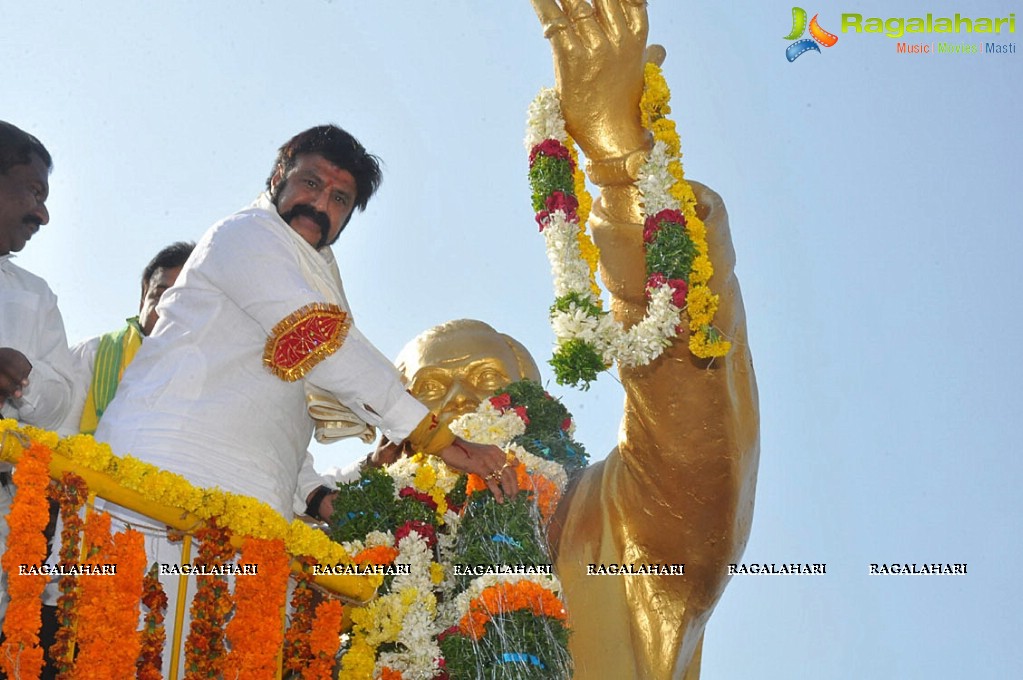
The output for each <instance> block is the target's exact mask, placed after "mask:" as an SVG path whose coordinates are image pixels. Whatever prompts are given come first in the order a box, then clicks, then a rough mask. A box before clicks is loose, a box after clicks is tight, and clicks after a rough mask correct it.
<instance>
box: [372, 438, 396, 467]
mask: <svg viewBox="0 0 1023 680" xmlns="http://www.w3.org/2000/svg"><path fill="white" fill-rule="evenodd" d="M405 448H406V447H405V444H404V442H403V443H401V444H395V443H394V442H392V441H390V440H388V439H387V438H386V437H380V441H378V442H377V447H376V449H374V450H373V453H371V454H369V456H367V457H366V461H365V463H364V464H367V463H368V464H369V465H372V466H373V467H384V466H385V465H390V464H391V463H394V462H395V461H396V460H398V459H399V458H401V457H402V456H403V455H404V454H405Z"/></svg>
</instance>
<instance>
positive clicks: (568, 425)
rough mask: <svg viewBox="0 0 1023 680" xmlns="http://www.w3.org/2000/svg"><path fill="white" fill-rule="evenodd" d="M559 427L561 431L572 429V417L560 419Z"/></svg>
mask: <svg viewBox="0 0 1023 680" xmlns="http://www.w3.org/2000/svg"><path fill="white" fill-rule="evenodd" d="M561 429H562V431H563V432H568V431H569V430H571V429H572V419H571V418H565V419H564V420H562V421H561Z"/></svg>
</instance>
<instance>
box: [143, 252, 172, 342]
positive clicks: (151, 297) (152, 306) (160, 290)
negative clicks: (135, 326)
mask: <svg viewBox="0 0 1023 680" xmlns="http://www.w3.org/2000/svg"><path fill="white" fill-rule="evenodd" d="M180 273H181V267H168V268H166V269H165V268H163V267H157V268H156V271H154V272H153V275H152V276H150V277H149V281H147V282H146V289H145V290H144V291H142V302H141V303H140V304H139V324H140V325H141V326H142V335H145V336H147V337H148V336H149V334H150V333H152V332H153V328H154V327H155V326H156V321H157V319H159V318H160V315H159V314H157V313H156V303H158V302H159V301H160V298H162V297H163V294H164V293H166V292H167V289H168V288H170V287H171V286H173V285H174V282H175V281H177V280H178V274H180Z"/></svg>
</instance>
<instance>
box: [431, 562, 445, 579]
mask: <svg viewBox="0 0 1023 680" xmlns="http://www.w3.org/2000/svg"><path fill="white" fill-rule="evenodd" d="M430 580H431V581H433V583H434V585H440V584H441V583H443V581H444V565H443V564H439V563H437V562H431V563H430Z"/></svg>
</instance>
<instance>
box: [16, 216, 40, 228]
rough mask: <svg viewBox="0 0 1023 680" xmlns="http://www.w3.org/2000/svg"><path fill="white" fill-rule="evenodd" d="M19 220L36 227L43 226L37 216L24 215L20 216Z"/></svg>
mask: <svg viewBox="0 0 1023 680" xmlns="http://www.w3.org/2000/svg"><path fill="white" fill-rule="evenodd" d="M21 221H22V222H24V223H25V224H31V225H33V226H34V227H36V228H37V229H38V228H39V227H42V226H43V223H42V220H40V219H39V218H38V217H33V216H32V215H25V216H24V217H23V218H21Z"/></svg>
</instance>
